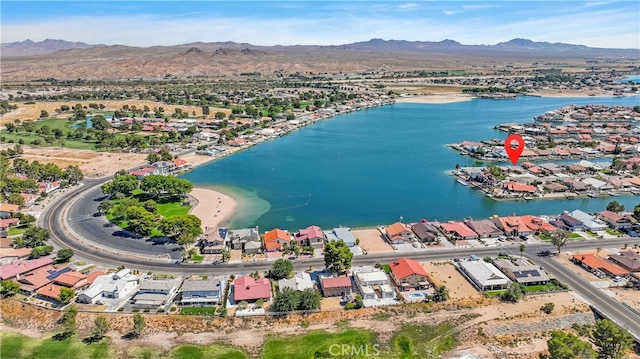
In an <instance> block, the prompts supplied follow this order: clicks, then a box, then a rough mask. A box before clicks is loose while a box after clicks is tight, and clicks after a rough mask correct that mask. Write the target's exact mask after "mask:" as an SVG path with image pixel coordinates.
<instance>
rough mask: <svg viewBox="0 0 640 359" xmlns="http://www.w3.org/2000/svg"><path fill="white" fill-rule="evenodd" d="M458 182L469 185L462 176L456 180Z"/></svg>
mask: <svg viewBox="0 0 640 359" xmlns="http://www.w3.org/2000/svg"><path fill="white" fill-rule="evenodd" d="M456 182H458V183H460V184H461V185H463V186H468V185H469V183H467V181H465V180H463V179H462V178H458V179H457V180H456Z"/></svg>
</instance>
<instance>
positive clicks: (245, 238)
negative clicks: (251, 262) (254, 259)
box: [229, 227, 262, 254]
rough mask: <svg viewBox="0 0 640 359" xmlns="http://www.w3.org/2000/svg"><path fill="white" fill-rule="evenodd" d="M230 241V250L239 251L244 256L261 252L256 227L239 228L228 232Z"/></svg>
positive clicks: (260, 241)
mask: <svg viewBox="0 0 640 359" xmlns="http://www.w3.org/2000/svg"><path fill="white" fill-rule="evenodd" d="M229 237H230V239H231V241H230V243H231V249H240V250H242V252H243V253H246V254H257V253H261V252H262V240H261V239H260V232H258V227H255V228H241V229H233V230H231V231H229Z"/></svg>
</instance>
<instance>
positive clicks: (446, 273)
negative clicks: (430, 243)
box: [423, 262, 484, 299]
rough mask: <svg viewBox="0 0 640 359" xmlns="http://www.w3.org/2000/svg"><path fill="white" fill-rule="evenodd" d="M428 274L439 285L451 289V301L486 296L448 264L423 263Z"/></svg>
mask: <svg viewBox="0 0 640 359" xmlns="http://www.w3.org/2000/svg"><path fill="white" fill-rule="evenodd" d="M423 267H425V269H426V271H427V273H429V274H431V276H432V277H433V278H434V280H435V281H436V283H437V284H439V285H444V286H446V287H447V289H449V297H450V298H451V299H463V298H469V299H482V298H484V296H483V295H482V294H481V293H480V292H478V291H477V290H476V289H475V288H474V287H473V286H472V285H471V283H469V281H467V280H466V279H465V278H464V277H463V276H462V274H460V272H458V270H457V269H456V268H455V267H454V266H453V265H452V264H451V263H448V262H428V263H423Z"/></svg>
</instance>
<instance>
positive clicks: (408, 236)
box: [385, 222, 414, 244]
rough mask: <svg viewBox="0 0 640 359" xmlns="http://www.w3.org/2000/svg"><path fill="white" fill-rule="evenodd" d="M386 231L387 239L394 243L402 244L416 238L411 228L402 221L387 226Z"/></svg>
mask: <svg viewBox="0 0 640 359" xmlns="http://www.w3.org/2000/svg"><path fill="white" fill-rule="evenodd" d="M385 232H386V233H387V239H388V240H389V242H390V243H392V244H401V243H404V242H410V241H413V240H414V237H413V232H411V228H410V227H409V226H408V225H406V224H404V223H402V222H396V223H394V224H392V225H390V226H387V228H385Z"/></svg>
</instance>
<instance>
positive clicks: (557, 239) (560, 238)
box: [551, 229, 570, 254]
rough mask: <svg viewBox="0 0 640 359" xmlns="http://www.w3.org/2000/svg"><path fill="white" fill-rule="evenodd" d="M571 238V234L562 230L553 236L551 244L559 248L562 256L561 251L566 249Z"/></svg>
mask: <svg viewBox="0 0 640 359" xmlns="http://www.w3.org/2000/svg"><path fill="white" fill-rule="evenodd" d="M569 236H570V233H569V232H567V231H563V230H560V229H559V230H557V231H555V232H554V233H553V234H551V244H553V245H554V246H556V248H558V254H560V249H561V248H562V247H564V245H565V244H567V241H568V240H569Z"/></svg>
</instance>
